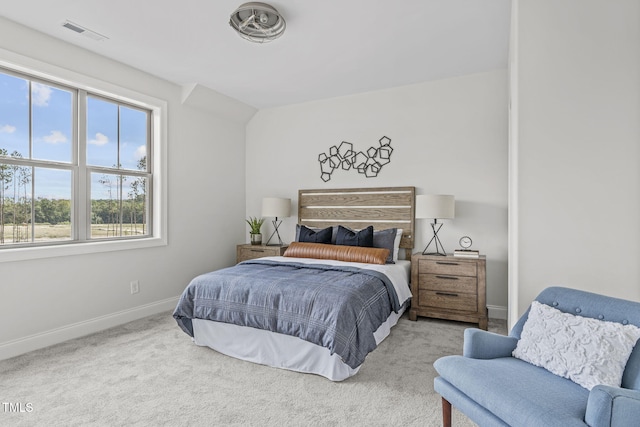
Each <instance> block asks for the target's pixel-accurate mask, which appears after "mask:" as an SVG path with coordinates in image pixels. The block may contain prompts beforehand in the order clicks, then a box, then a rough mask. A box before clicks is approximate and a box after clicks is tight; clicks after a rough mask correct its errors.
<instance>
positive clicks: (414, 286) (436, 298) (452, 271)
mask: <svg viewBox="0 0 640 427" xmlns="http://www.w3.org/2000/svg"><path fill="white" fill-rule="evenodd" d="M486 289H487V285H486V258H485V256H484V255H481V256H480V258H462V257H454V256H452V255H450V256H437V255H422V253H420V252H417V253H415V254H413V256H412V257H411V294H412V296H413V298H412V299H411V309H410V310H409V319H410V320H416V319H417V316H425V317H436V318H439V319H447V320H458V321H461V322H472V323H477V324H478V326H479V328H480V329H484V330H486V329H487V303H486V299H487V291H486Z"/></svg>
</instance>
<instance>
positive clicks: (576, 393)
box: [434, 356, 589, 427]
mask: <svg viewBox="0 0 640 427" xmlns="http://www.w3.org/2000/svg"><path fill="white" fill-rule="evenodd" d="M434 367H435V368H436V370H437V371H438V373H439V374H440V375H441V376H442V378H444V379H445V380H446V381H448V382H449V383H451V385H453V386H454V387H456V388H458V389H460V390H462V391H463V392H464V393H465V394H466V396H468V397H469V398H470V399H472V400H474V401H475V402H477V403H478V404H479V405H480V406H482V407H484V408H486V409H487V410H488V411H490V412H491V413H493V414H494V415H495V416H497V417H498V418H500V419H501V420H503V421H504V422H505V423H507V424H509V425H514V426H516V425H517V426H550V425H557V426H567V427H568V426H584V425H585V423H584V421H583V420H584V414H585V411H586V408H587V400H588V398H589V392H588V391H587V390H586V389H585V388H583V387H581V386H579V385H578V384H575V383H574V382H572V381H569V380H567V379H564V378H562V377H559V376H557V375H554V374H552V373H550V372H549V371H547V370H545V369H543V368H539V367H537V366H534V365H531V364H529V363H527V362H524V361H522V360H519V359H516V358H513V357H503V358H498V359H471V358H467V357H463V356H446V357H442V358H440V359H438V360H436V362H435V363H434ZM451 403H452V404H453V405H454V406H455V404H456V403H455V402H451Z"/></svg>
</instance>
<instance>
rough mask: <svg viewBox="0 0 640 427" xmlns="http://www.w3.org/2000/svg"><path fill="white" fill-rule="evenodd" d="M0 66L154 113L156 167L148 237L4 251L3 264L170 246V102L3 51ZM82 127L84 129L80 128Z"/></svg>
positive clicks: (8, 248) (151, 126) (153, 146)
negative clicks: (168, 174)
mask: <svg viewBox="0 0 640 427" xmlns="http://www.w3.org/2000/svg"><path fill="white" fill-rule="evenodd" d="M0 66H2V67H4V68H7V69H9V70H13V71H15V72H18V73H24V74H26V75H31V76H34V77H36V78H41V79H44V80H48V81H51V82H53V83H57V84H60V85H63V86H68V87H71V88H74V89H77V90H82V91H86V92H90V93H92V94H95V95H99V96H103V97H105V98H109V99H112V100H115V101H118V102H122V103H126V104H131V105H134V106H138V107H139V108H143V109H147V110H150V111H151V123H150V130H151V141H150V145H151V154H150V156H151V157H150V158H149V161H151V162H152V163H151V164H153V165H154V170H153V176H152V182H151V186H150V187H151V192H152V193H151V204H152V205H151V206H150V207H149V209H150V213H151V218H152V221H153V227H152V229H151V235H149V236H148V237H142V238H135V239H116V240H99V239H94V240H86V241H81V242H70V243H65V244H58V245H45V246H20V247H5V248H2V249H1V250H0V263H2V262H11V261H21V260H29V259H38V258H51V257H58V256H71V255H79V254H88V253H98V252H110V251H120V250H129V249H142V248H150V247H156V246H165V245H167V159H166V154H165V153H166V147H167V102H166V101H164V100H161V99H159V98H156V97H153V96H150V95H147V94H143V93H140V92H137V91H133V90H131V89H127V88H123V87H120V86H117V85H114V84H112V83H108V82H105V81H102V80H99V79H95V78H93V77H89V76H86V75H83V74H79V73H76V72H74V71H70V70H67V69H64V68H61V67H57V66H55V65H51V64H47V63H44V62H42V61H38V60H35V59H32V58H28V57H26V56H23V55H19V54H16V53H14V52H10V51H7V50H4V49H0ZM81 126H82V125H81Z"/></svg>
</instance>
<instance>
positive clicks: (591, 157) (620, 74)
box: [510, 0, 640, 321]
mask: <svg viewBox="0 0 640 427" xmlns="http://www.w3.org/2000/svg"><path fill="white" fill-rule="evenodd" d="M517 3H518V4H517V8H516V9H518V10H519V12H518V14H517V25H518V30H517V38H518V42H517V70H516V69H514V70H515V72H516V73H517V75H516V76H515V77H516V78H515V80H516V83H515V84H516V87H515V88H514V89H515V90H516V91H517V97H518V100H519V101H518V105H517V114H516V115H515V116H514V120H517V128H518V133H517V135H516V138H514V140H513V141H512V143H514V144H517V147H514V149H516V150H517V152H518V157H517V159H516V160H515V162H514V164H512V167H513V168H515V169H517V181H518V184H517V186H514V187H513V189H512V191H513V192H514V193H513V194H512V195H511V199H512V200H513V201H514V202H516V203H517V205H518V206H517V208H518V212H519V214H518V218H517V222H518V224H517V227H516V228H515V229H514V232H515V233H517V251H518V256H517V259H510V262H511V263H512V264H513V265H515V264H514V263H517V270H518V272H517V275H516V277H515V279H516V280H514V282H513V283H511V284H510V285H511V286H512V289H511V290H512V292H515V294H517V302H514V303H515V304H517V307H510V308H511V309H512V313H511V315H510V319H511V320H512V321H513V319H514V318H517V317H518V316H519V315H521V314H522V313H523V311H524V310H525V309H526V307H527V306H528V304H529V303H530V302H531V300H532V299H533V298H534V297H535V296H536V295H537V294H538V293H539V292H540V291H541V290H542V289H543V288H545V287H547V286H551V285H564V286H568V287H572V288H578V289H584V290H588V291H593V292H598V293H603V294H607V295H612V296H617V297H621V298H627V299H632V300H640V280H639V279H640V271H639V263H638V259H640V250H639V249H640V220H639V218H640V2H638V1H637V0H617V1H614V2H609V1H602V0H563V1H557V0H521V1H519V2H517Z"/></svg>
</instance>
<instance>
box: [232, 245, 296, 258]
mask: <svg viewBox="0 0 640 427" xmlns="http://www.w3.org/2000/svg"><path fill="white" fill-rule="evenodd" d="M288 246H289V245H282V246H265V245H238V246H237V247H236V262H242V261H247V260H250V259H255V258H262V257H265V256H279V255H282V254H283V253H284V251H285V250H287V247H288Z"/></svg>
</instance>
